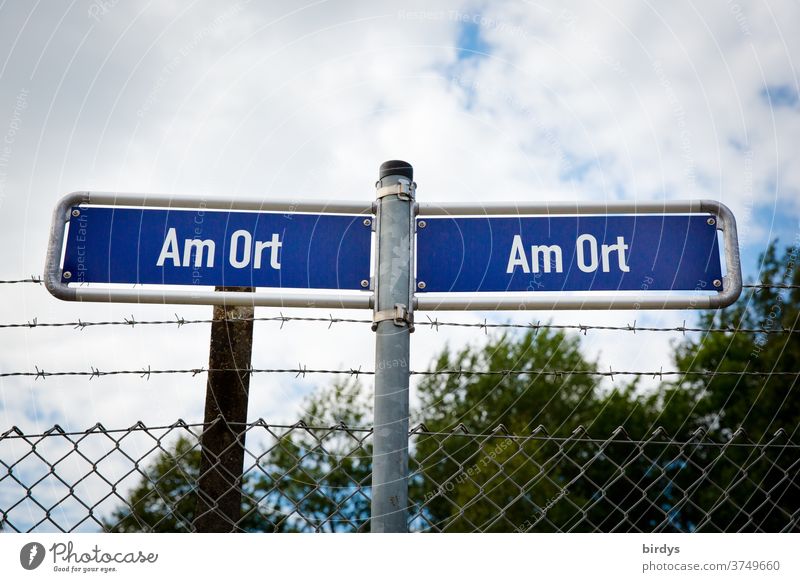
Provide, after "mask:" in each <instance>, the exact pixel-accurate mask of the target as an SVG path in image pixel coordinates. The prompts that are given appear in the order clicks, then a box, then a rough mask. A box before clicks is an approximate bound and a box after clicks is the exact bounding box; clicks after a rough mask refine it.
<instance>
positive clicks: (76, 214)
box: [72, 208, 81, 217]
mask: <svg viewBox="0 0 800 582" xmlns="http://www.w3.org/2000/svg"><path fill="white" fill-rule="evenodd" d="M80 215H81V211H80V210H78V209H77V208H76V209H75V210H73V211H72V216H75V217H78V216H80Z"/></svg>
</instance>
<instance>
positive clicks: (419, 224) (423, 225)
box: [417, 220, 428, 228]
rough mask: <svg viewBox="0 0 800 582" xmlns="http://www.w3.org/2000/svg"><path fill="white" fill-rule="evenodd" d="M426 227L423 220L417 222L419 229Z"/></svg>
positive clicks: (426, 224)
mask: <svg viewBox="0 0 800 582" xmlns="http://www.w3.org/2000/svg"><path fill="white" fill-rule="evenodd" d="M426 226H428V223H427V222H425V221H424V220H420V221H419V222H417V227H419V228H425V227H426Z"/></svg>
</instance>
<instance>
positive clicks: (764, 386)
mask: <svg viewBox="0 0 800 582" xmlns="http://www.w3.org/2000/svg"><path fill="white" fill-rule="evenodd" d="M798 250H799V249H798V247H796V246H795V247H791V248H789V249H787V250H786V252H785V253H784V255H783V256H782V257H779V256H778V253H777V250H776V245H772V246H770V248H769V249H768V250H767V252H766V253H764V254H763V255H762V256H761V259H760V263H761V280H762V281H763V282H764V283H768V284H771V285H791V284H793V285H798V284H800V268H798V267H799V266H800V265H798V260H799V259H800V257H798ZM798 317H800V289H759V290H752V291H750V292H747V293H745V294H744V295H743V297H742V299H740V300H739V301H738V302H737V303H736V305H734V306H732V307H730V308H728V309H725V310H720V311H719V312H717V313H713V312H709V313H706V314H702V315H701V317H700V320H701V324H702V325H703V326H716V327H730V328H737V327H742V328H756V329H760V330H762V332H763V333H759V334H755V335H753V334H745V333H726V334H708V335H704V336H702V337H699V338H696V339H687V340H685V341H683V342H682V343H681V344H679V345H678V346H676V351H675V353H676V355H675V361H676V364H677V365H678V367H679V368H681V369H684V370H691V371H699V372H726V371H734V372H736V371H747V372H759V373H761V374H763V375H756V376H737V375H732V376H724V375H723V376H714V377H710V378H709V377H702V376H700V377H698V376H689V377H687V378H686V379H684V380H682V381H680V382H678V383H676V384H675V385H674V386H671V387H667V388H665V393H667V394H669V393H671V392H672V391H674V390H681V391H688V393H690V394H692V395H693V396H694V397H695V399H696V403H697V409H696V410H695V411H694V414H693V418H692V422H694V424H695V425H697V426H706V427H708V429H709V430H711V431H712V432H713V433H714V434H716V435H718V436H719V437H720V438H725V437H728V436H729V435H730V434H732V433H733V432H735V431H736V430H737V429H743V430H744V431H745V432H746V433H747V435H748V436H749V437H750V438H751V439H753V440H756V441H758V440H761V439H765V438H769V437H770V436H772V434H773V433H774V432H775V431H776V430H777V429H779V428H785V429H788V430H793V429H794V428H795V427H797V426H799V425H800V398H798V395H797V376H793V375H784V376H782V375H781V374H780V373H781V372H789V373H790V374H794V373H796V372H797V371H798V370H800V337H798V335H797V334H781V333H770V332H774V331H776V330H781V329H790V328H791V329H797V327H798Z"/></svg>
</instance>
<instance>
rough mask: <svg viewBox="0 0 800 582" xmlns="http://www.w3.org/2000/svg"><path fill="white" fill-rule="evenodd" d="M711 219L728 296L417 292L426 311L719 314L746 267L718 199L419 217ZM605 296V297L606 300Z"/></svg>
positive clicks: (461, 207) (429, 209) (502, 206)
mask: <svg viewBox="0 0 800 582" xmlns="http://www.w3.org/2000/svg"><path fill="white" fill-rule="evenodd" d="M584 214H585V215H625V214H629V215H637V214H709V215H711V216H714V217H715V219H716V224H717V230H721V231H722V232H723V241H724V242H723V248H724V250H725V268H726V273H725V275H724V277H723V279H724V280H723V285H722V288H723V291H719V292H717V293H708V291H699V290H698V291H688V292H687V291H666V292H664V291H662V292H656V291H642V292H639V291H616V292H613V293H614V295H609V294H608V293H610V292H602V291H588V292H581V291H578V292H551V291H546V292H542V291H538V292H537V291H534V292H531V293H528V292H524V293H520V292H517V293H468V294H467V293H460V294H455V293H436V294H434V293H417V294H416V298H415V301H414V306H415V308H416V309H418V310H421V311H433V310H441V311H446V310H451V311H466V310H476V311H478V310H480V311H494V310H527V309H540V310H553V309H576V310H585V309H716V308H720V307H727V306H728V305H731V304H732V303H733V302H734V301H736V300H737V299H738V298H739V295H740V294H741V292H742V268H741V263H740V260H739V243H738V237H737V233H736V220H735V219H734V217H733V213H732V212H731V211H730V209H729V208H728V207H727V206H725V205H724V204H722V203H720V202H716V201H714V200H675V201H663V202H633V203H631V202H539V203H524V204H514V203H508V202H502V203H494V204H492V203H487V204H445V205H437V204H419V205H418V208H417V216H418V218H424V217H426V216H451V217H461V216H474V217H483V216H514V217H516V216H557V215H584ZM604 293H606V294H605V295H604Z"/></svg>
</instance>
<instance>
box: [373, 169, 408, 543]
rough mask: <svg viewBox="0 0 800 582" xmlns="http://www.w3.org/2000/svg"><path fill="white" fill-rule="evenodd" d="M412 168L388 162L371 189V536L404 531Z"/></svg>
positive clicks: (405, 522) (406, 473)
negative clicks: (374, 238) (374, 243)
mask: <svg viewBox="0 0 800 582" xmlns="http://www.w3.org/2000/svg"><path fill="white" fill-rule="evenodd" d="M413 177H414V173H413V168H412V167H411V166H410V165H409V164H408V163H406V162H402V161H398V160H393V161H389V162H385V163H384V164H382V165H381V168H380V179H379V181H378V183H377V188H378V192H377V209H376V213H375V214H376V220H377V225H376V228H377V233H378V257H377V266H376V272H377V281H376V287H375V289H376V298H375V313H374V316H373V321H374V323H373V326H372V329H373V330H374V331H375V332H376V334H375V413H374V414H375V421H374V432H373V452H372V513H371V522H370V525H371V530H372V531H373V532H406V531H408V518H407V507H408V384H409V334H410V333H411V331H413V318H412V315H411V310H412V304H411V284H412V279H411V276H412V273H411V245H412V240H413V239H412V232H413V231H412V228H413V225H414V220H413V218H414V217H413V213H414V186H415V185H414V183H413Z"/></svg>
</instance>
